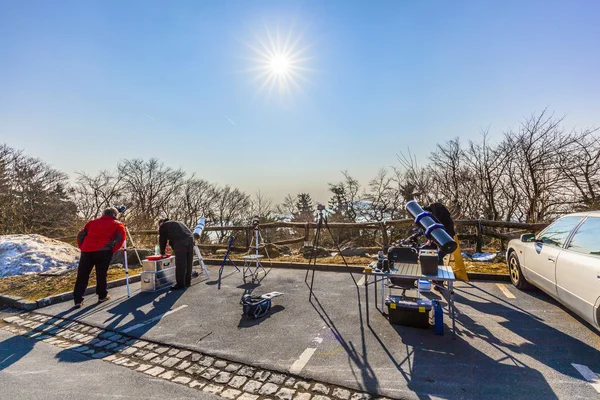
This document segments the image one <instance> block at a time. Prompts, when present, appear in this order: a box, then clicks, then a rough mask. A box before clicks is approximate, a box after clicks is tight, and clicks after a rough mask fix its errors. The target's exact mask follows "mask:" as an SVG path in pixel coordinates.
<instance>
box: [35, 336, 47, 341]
mask: <svg viewBox="0 0 600 400" xmlns="http://www.w3.org/2000/svg"><path fill="white" fill-rule="evenodd" d="M49 337H51V336H50V335H42V336H38V337H36V338H35V340H44V339H48V338H49Z"/></svg>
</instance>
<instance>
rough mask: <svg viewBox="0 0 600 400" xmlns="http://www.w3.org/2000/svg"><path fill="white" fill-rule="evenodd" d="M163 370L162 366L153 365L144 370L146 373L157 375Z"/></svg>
mask: <svg viewBox="0 0 600 400" xmlns="http://www.w3.org/2000/svg"><path fill="white" fill-rule="evenodd" d="M164 371H165V369H164V368H162V367H154V368H150V369H149V370H147V371H144V372H145V373H146V374H148V375H152V376H157V375H158V374H162V373H163V372H164Z"/></svg>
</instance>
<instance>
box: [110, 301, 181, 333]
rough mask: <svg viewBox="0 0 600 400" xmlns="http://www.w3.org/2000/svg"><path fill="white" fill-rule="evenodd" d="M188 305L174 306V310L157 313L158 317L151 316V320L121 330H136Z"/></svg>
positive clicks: (125, 331)
mask: <svg viewBox="0 0 600 400" xmlns="http://www.w3.org/2000/svg"><path fill="white" fill-rule="evenodd" d="M186 307H187V304H184V305H181V306H179V307H177V308H174V309H172V310H169V311H167V312H166V313H163V314H160V315H157V316H156V317H154V318H150V319H149V320H147V321H144V322H141V323H139V324H135V325H133V326H130V327H129V328H127V329H123V330H122V331H121V332H122V333H129V332H131V331H135V330H136V329H138V328H141V327H142V326H144V325H148V324H151V323H153V322H154V321H158V320H159V319H161V318H163V317H166V316H167V315H169V314H173V313H174V312H175V311H179V310H183V309H184V308H186Z"/></svg>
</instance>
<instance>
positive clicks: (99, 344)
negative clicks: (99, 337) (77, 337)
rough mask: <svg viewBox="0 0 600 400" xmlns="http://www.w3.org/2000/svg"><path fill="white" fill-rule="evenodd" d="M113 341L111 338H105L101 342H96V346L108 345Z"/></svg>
mask: <svg viewBox="0 0 600 400" xmlns="http://www.w3.org/2000/svg"><path fill="white" fill-rule="evenodd" d="M111 343H112V342H111V341H110V340H103V341H101V342H100V343H96V344H95V345H94V346H96V347H104V346H106V345H109V344H111Z"/></svg>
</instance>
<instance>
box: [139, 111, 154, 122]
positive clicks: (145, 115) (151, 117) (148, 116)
mask: <svg viewBox="0 0 600 400" xmlns="http://www.w3.org/2000/svg"><path fill="white" fill-rule="evenodd" d="M142 115H143V116H144V117H147V118H150V119H151V120H152V121H156V120H155V119H154V117H153V116H151V115H148V114H144V113H142Z"/></svg>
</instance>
